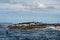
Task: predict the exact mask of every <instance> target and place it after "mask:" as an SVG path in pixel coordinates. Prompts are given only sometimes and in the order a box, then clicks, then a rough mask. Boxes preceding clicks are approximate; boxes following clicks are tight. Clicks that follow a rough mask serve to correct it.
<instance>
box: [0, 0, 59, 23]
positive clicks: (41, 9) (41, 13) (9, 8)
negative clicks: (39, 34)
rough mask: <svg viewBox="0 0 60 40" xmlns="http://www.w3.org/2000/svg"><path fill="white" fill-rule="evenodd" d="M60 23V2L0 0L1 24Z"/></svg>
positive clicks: (49, 0)
mask: <svg viewBox="0 0 60 40" xmlns="http://www.w3.org/2000/svg"><path fill="white" fill-rule="evenodd" d="M33 21H34V22H46V23H60V0H0V22H11V23H19V22H33Z"/></svg>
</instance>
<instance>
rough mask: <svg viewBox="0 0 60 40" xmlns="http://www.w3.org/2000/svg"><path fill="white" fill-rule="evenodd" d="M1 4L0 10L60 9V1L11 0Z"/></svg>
mask: <svg viewBox="0 0 60 40" xmlns="http://www.w3.org/2000/svg"><path fill="white" fill-rule="evenodd" d="M1 2H2V3H1ZM1 2H0V9H7V10H15V11H41V10H42V11H44V10H45V11H48V10H49V11H51V10H52V11H53V10H54V11H56V10H58V9H59V8H60V6H59V5H57V4H58V3H59V0H58V1H57V0H45V1H44V0H25V1H24V0H9V1H1ZM55 4H56V5H55ZM59 11H60V9H59Z"/></svg>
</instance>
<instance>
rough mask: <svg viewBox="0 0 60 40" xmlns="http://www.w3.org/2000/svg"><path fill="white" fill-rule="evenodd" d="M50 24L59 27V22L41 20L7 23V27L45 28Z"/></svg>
mask: <svg viewBox="0 0 60 40" xmlns="http://www.w3.org/2000/svg"><path fill="white" fill-rule="evenodd" d="M50 26H54V27H55V28H60V24H48V23H42V22H26V23H18V24H13V25H9V26H8V28H9V29H16V28H17V29H32V28H47V27H50Z"/></svg>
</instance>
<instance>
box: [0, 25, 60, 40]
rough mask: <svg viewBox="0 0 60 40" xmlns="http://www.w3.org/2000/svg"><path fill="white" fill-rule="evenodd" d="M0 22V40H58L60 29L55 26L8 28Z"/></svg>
mask: <svg viewBox="0 0 60 40" xmlns="http://www.w3.org/2000/svg"><path fill="white" fill-rule="evenodd" d="M8 25H9V24H0V40H60V30H58V29H55V28H35V29H8V28H7V26H8Z"/></svg>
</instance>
